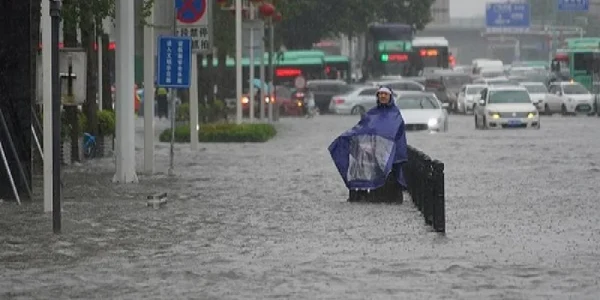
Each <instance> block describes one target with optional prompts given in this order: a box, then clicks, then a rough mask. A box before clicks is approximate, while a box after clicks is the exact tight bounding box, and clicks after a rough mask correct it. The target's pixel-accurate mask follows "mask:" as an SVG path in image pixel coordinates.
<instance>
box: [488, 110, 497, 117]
mask: <svg viewBox="0 0 600 300" xmlns="http://www.w3.org/2000/svg"><path fill="white" fill-rule="evenodd" d="M488 115H489V116H490V117H492V119H500V114H499V113H497V112H493V111H489V112H488Z"/></svg>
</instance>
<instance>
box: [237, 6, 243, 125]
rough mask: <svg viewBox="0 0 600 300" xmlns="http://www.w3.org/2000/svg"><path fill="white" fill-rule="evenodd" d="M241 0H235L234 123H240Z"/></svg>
mask: <svg viewBox="0 0 600 300" xmlns="http://www.w3.org/2000/svg"><path fill="white" fill-rule="evenodd" d="M242 88H243V85H242V0H235V103H236V104H235V105H236V107H235V108H236V110H235V113H236V114H235V117H236V118H235V123H236V124H242Z"/></svg>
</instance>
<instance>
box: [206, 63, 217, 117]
mask: <svg viewBox="0 0 600 300" xmlns="http://www.w3.org/2000/svg"><path fill="white" fill-rule="evenodd" d="M213 59H214V56H213V55H212V53H211V54H208V55H206V61H207V62H209V63H208V64H206V72H205V73H204V74H205V76H204V81H205V82H206V94H205V95H206V104H207V106H209V107H212V106H213V104H214V102H215V93H214V88H213V86H214V85H215V84H214V82H215V77H216V76H215V70H214V65H213V64H212V61H213Z"/></svg>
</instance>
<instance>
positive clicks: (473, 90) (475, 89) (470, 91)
mask: <svg viewBox="0 0 600 300" xmlns="http://www.w3.org/2000/svg"><path fill="white" fill-rule="evenodd" d="M484 88H485V87H483V86H477V87H475V86H474V87H470V88H467V95H477V94H479V93H480V92H481V91H483V89H484Z"/></svg>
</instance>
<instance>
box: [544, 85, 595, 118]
mask: <svg viewBox="0 0 600 300" xmlns="http://www.w3.org/2000/svg"><path fill="white" fill-rule="evenodd" d="M594 107H595V105H594V95H593V94H592V93H590V91H588V90H587V89H586V88H585V87H584V86H583V85H582V84H580V83H577V82H571V81H566V82H553V83H551V84H550V87H549V88H548V93H547V94H546V97H545V98H544V112H545V113H547V114H552V113H557V112H560V113H561V114H563V115H571V114H588V115H593V114H594V109H595V108H594Z"/></svg>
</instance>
